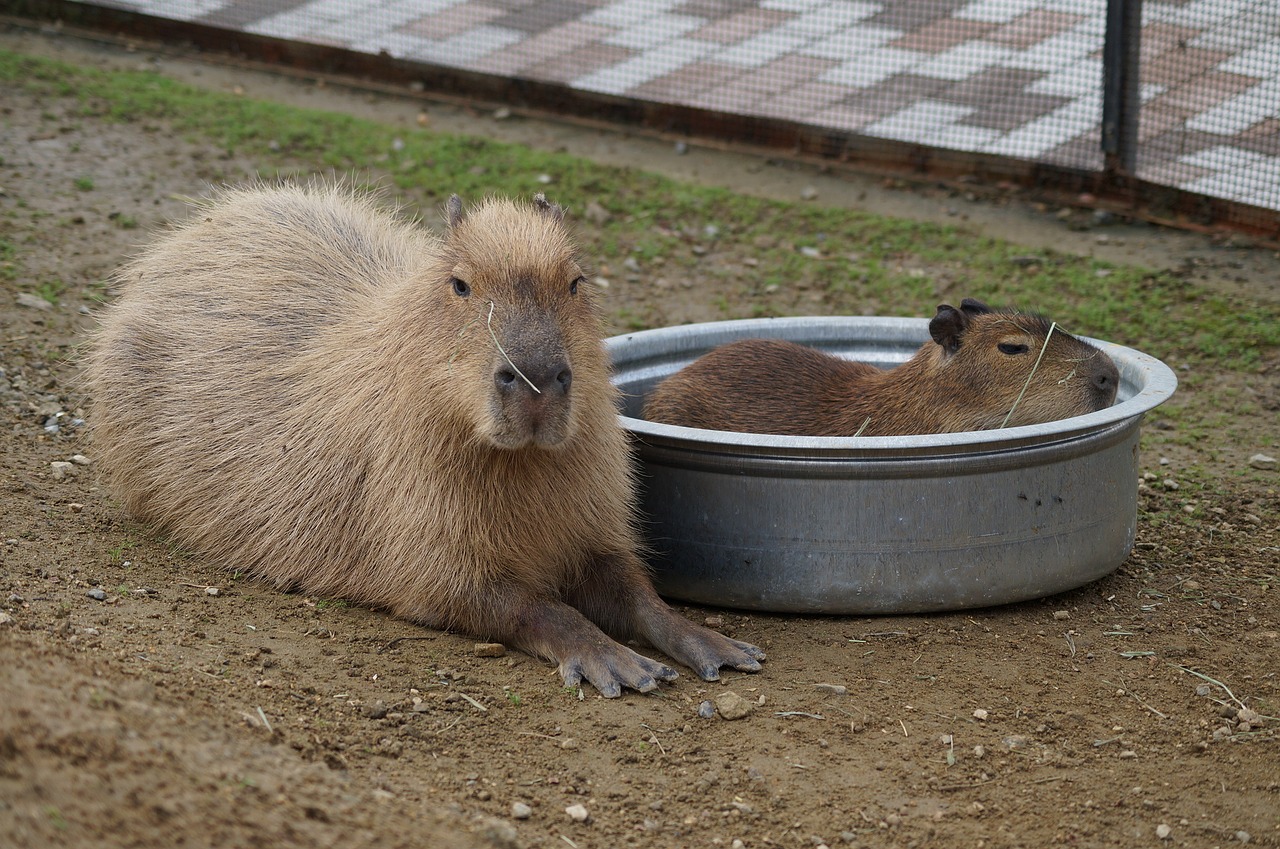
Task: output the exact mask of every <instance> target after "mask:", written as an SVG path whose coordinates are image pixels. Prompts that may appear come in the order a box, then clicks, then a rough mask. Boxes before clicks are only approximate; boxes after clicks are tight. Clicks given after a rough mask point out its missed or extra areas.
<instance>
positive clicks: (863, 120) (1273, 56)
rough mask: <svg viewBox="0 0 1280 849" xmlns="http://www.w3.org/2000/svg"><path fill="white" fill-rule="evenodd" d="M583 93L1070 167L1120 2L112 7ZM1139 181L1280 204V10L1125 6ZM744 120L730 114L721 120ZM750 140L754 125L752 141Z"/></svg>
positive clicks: (1078, 153) (1081, 147) (343, 0)
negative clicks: (1131, 17) (1129, 21)
mask: <svg viewBox="0 0 1280 849" xmlns="http://www.w3.org/2000/svg"><path fill="white" fill-rule="evenodd" d="M92 3H93V4H96V5H98V6H111V7H117V8H122V9H129V10H133V11H137V12H141V13H144V14H147V15H154V16H160V17H165V18H170V19H175V20H184V21H190V22H193V23H198V24H204V25H208V26H212V27H221V28H227V29H232V30H238V31H242V32H247V33H254V34H258V35H262V36H268V37H272V38H279V39H287V40H294V41H302V42H309V43H313V44H323V45H331V46H334V47H341V48H346V49H349V50H352V51H356V52H359V53H364V54H374V55H386V56H390V57H393V58H397V59H407V60H412V61H416V62H422V63H426V64H430V65H436V66H448V67H454V68H460V69H465V70H467V71H475V72H481V73H485V74H493V75H499V76H503V77H509V78H516V79H523V80H531V81H536V82H541V83H550V84H557V85H563V86H566V87H568V88H570V89H573V90H575V91H578V92H583V93H595V94H600V95H606V96H618V97H622V98H630V99H638V100H642V101H648V102H656V103H669V104H679V105H682V106H687V107H693V108H699V109H706V110H712V111H714V112H716V113H723V114H724V115H727V116H730V117H729V118H728V122H729V123H728V126H729V127H730V131H729V132H728V133H727V135H729V136H731V137H732V136H733V132H732V129H731V128H732V116H741V117H742V118H743V120H744V121H746V120H748V119H751V118H767V119H776V120H783V121H791V122H797V123H799V124H803V125H806V126H813V127H819V128H825V129H828V130H831V131H834V132H840V133H847V134H850V135H852V136H857V137H862V138H870V139H883V140H888V141H890V142H893V143H899V144H902V145H904V146H909V147H911V148H928V149H934V150H948V151H962V152H969V153H972V154H981V155H988V156H997V157H1009V158H1013V159H1016V160H1025V161H1033V162H1042V163H1047V164H1050V165H1054V166H1060V167H1064V168H1073V169H1082V170H1086V171H1099V170H1102V169H1104V168H1107V167H1112V165H1113V163H1110V162H1108V161H1107V159H1106V158H1105V156H1104V153H1103V145H1102V141H1103V137H1102V134H1103V129H1102V128H1103V106H1104V98H1105V96H1106V94H1105V91H1104V89H1105V86H1104V64H1105V63H1104V54H1105V51H1104V48H1105V46H1106V41H1107V38H1108V26H1109V22H1108V11H1109V10H1108V5H1109V4H1108V0H759V1H758V2H742V1H741V0H92ZM1110 5H1111V9H1110V11H1111V12H1112V22H1111V26H1112V38H1115V37H1116V35H1115V25H1114V21H1115V17H1114V16H1115V13H1116V11H1117V10H1118V9H1120V8H1124V9H1125V10H1127V11H1128V12H1129V13H1133V12H1135V11H1137V10H1140V21H1141V25H1140V27H1139V26H1137V25H1136V20H1135V25H1134V26H1133V27H1132V29H1133V31H1134V32H1132V33H1130V34H1129V36H1128V38H1130V39H1134V38H1136V41H1135V40H1130V41H1129V42H1128V46H1129V47H1132V48H1134V49H1133V50H1132V52H1131V53H1130V54H1129V55H1130V58H1132V59H1135V60H1136V61H1137V68H1136V69H1133V68H1130V69H1129V71H1130V72H1133V71H1134V70H1136V77H1135V79H1136V82H1135V83H1134V84H1133V85H1132V86H1131V87H1130V90H1129V91H1130V94H1131V95H1132V97H1131V99H1132V101H1133V102H1128V103H1126V104H1125V108H1126V109H1129V110H1133V109H1137V110H1138V112H1137V113H1136V121H1134V120H1132V118H1133V114H1134V113H1132V112H1130V113H1128V114H1129V117H1130V121H1129V125H1130V127H1131V128H1132V138H1130V139H1129V140H1128V141H1129V143H1130V144H1131V154H1132V156H1131V158H1132V161H1131V162H1126V163H1123V164H1125V165H1128V168H1127V169H1126V170H1127V171H1128V172H1129V173H1132V174H1133V175H1134V176H1137V177H1138V178H1140V179H1142V180H1147V181H1150V182H1152V183H1157V184H1160V185H1163V186H1170V187H1174V188H1179V189H1184V190H1187V191H1190V192H1195V193H1199V194H1203V195H1206V196H1209V197H1212V198H1221V199H1225V200H1229V201H1234V202H1237V203H1240V204H1247V205H1250V206H1254V207H1260V208H1263V209H1266V210H1280V0H1163V2H1153V0H1146V2H1145V3H1142V2H1139V0H1111V3H1110ZM721 126H725V122H724V121H722V122H721ZM744 132H745V131H744Z"/></svg>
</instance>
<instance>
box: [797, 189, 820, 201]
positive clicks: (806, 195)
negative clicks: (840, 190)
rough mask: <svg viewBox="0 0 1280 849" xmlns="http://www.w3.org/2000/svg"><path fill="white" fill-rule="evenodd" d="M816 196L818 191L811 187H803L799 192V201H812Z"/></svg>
mask: <svg viewBox="0 0 1280 849" xmlns="http://www.w3.org/2000/svg"><path fill="white" fill-rule="evenodd" d="M817 196H818V190H817V189H816V188H815V187H813V186H805V187H804V188H803V189H801V190H800V199H801V200H814V199H815V198H817Z"/></svg>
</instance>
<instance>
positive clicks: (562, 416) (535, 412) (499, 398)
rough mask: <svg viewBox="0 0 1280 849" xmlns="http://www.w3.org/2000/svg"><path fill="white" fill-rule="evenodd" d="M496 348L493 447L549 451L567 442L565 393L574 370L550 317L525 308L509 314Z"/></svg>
mask: <svg viewBox="0 0 1280 849" xmlns="http://www.w3.org/2000/svg"><path fill="white" fill-rule="evenodd" d="M495 347H497V351H496V356H495V357H494V360H493V365H492V368H493V383H492V386H493V393H494V394H493V406H492V410H493V419H494V421H493V428H492V430H490V435H491V437H492V438H493V441H494V444H495V445H496V446H499V447H503V448H519V447H521V446H523V445H525V444H528V443H533V444H536V445H539V446H541V447H544V448H551V447H554V446H557V445H560V444H562V443H563V442H565V441H566V440H567V439H569V438H570V437H571V436H572V435H573V433H574V430H575V428H576V424H575V422H576V419H575V417H574V410H573V400H574V399H573V397H572V395H571V393H570V391H569V390H570V387H571V386H572V384H573V366H572V364H571V362H570V359H569V357H570V354H569V351H568V350H567V348H566V346H565V344H564V340H563V339H562V337H561V335H560V333H559V331H558V330H557V329H556V328H555V323H554V317H553V316H550V315H546V314H539V313H530V312H529V311H528V310H524V311H521V312H517V313H514V314H513V318H512V320H510V321H506V322H503V336H502V339H501V345H500V347H499V346H495Z"/></svg>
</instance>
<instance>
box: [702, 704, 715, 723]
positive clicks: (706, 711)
mask: <svg viewBox="0 0 1280 849" xmlns="http://www.w3.org/2000/svg"><path fill="white" fill-rule="evenodd" d="M715 715H716V706H715V705H713V704H711V702H710V701H704V702H703V703H702V704H700V705H698V716H700V717H702V718H703V719H710V718H711V717H713V716H715Z"/></svg>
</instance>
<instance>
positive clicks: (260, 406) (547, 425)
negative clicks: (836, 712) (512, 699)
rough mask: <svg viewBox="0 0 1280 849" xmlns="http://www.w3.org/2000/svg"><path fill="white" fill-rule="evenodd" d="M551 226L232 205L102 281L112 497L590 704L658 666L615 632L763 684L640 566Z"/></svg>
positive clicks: (485, 215) (228, 199)
mask: <svg viewBox="0 0 1280 849" xmlns="http://www.w3.org/2000/svg"><path fill="white" fill-rule="evenodd" d="M562 217H563V212H562V210H561V209H560V208H559V207H558V206H555V205H552V204H549V203H548V202H547V201H546V200H545V199H544V198H542V197H541V196H538V197H536V198H535V199H534V202H533V203H532V204H528V203H524V204H517V203H514V202H510V201H506V200H490V201H487V202H485V203H483V204H481V205H479V206H478V207H477V208H475V209H473V210H471V211H470V212H469V213H464V210H463V207H462V203H461V201H459V200H458V199H457V197H456V196H455V197H454V198H451V199H450V201H449V203H448V206H447V219H448V220H447V229H446V234H445V236H444V238H443V240H441V239H437V238H435V237H434V236H432V235H430V234H429V233H428V232H427V231H425V230H423V229H421V228H419V227H416V226H414V225H412V224H411V223H408V222H405V221H402V220H399V219H398V218H397V217H395V216H393V215H391V214H388V213H385V212H382V211H380V210H379V209H378V208H377V206H376V204H375V203H374V202H373V201H372V200H371V199H369V198H368V197H366V196H363V195H357V194H355V193H353V192H351V191H349V190H346V189H343V188H340V187H333V186H312V187H307V188H301V187H279V188H268V187H251V188H245V189H239V190H229V191H226V192H225V193H223V194H222V195H220V196H219V197H218V198H216V199H215V200H214V201H213V202H211V203H209V204H208V205H207V206H204V207H203V208H201V210H200V212H199V214H198V215H197V216H195V217H194V218H193V220H191V221H190V222H188V223H186V224H184V225H181V226H179V227H177V228H176V229H175V230H174V231H173V232H170V233H168V234H166V235H164V236H163V237H161V238H160V239H159V240H158V241H157V242H156V243H155V244H154V245H152V246H151V247H149V248H147V249H146V250H145V251H144V252H143V253H142V254H141V256H139V257H138V258H137V259H136V260H134V261H133V262H131V263H130V264H128V265H127V266H125V267H124V268H123V269H122V270H121V271H120V272H119V274H118V277H117V283H118V286H119V299H118V301H117V302H116V303H115V304H114V305H113V306H112V307H110V308H109V309H108V310H107V311H106V313H105V315H104V316H103V320H102V325H101V328H100V330H99V331H98V333H97V335H96V338H95V339H94V340H93V344H92V347H91V351H90V353H89V354H88V358H87V363H86V376H87V378H88V383H89V388H90V390H91V393H92V397H93V402H92V408H91V409H92V413H91V415H90V423H91V426H92V428H93V431H94V438H95V444H96V447H97V451H98V455H99V457H100V461H101V464H102V466H103V467H104V468H105V470H106V472H107V475H108V480H109V483H110V485H111V488H112V491H113V492H114V493H115V495H116V497H117V498H118V499H119V500H120V501H121V503H122V504H123V505H124V507H125V508H126V509H127V510H128V511H129V512H130V513H132V514H134V515H136V516H138V517H141V518H143V519H147V520H151V521H153V522H155V523H156V524H157V525H159V526H160V527H162V528H163V529H164V530H166V531H167V532H168V533H169V534H171V536H172V537H173V538H174V539H175V540H176V541H178V542H180V543H181V544H183V545H185V546H187V547H189V548H190V549H193V550H195V551H197V552H201V553H203V554H204V555H206V556H208V557H210V558H212V559H213V560H215V561H216V562H218V563H220V564H222V565H224V566H226V567H227V568H229V569H235V570H238V571H241V572H246V573H249V574H251V575H254V576H257V577H259V578H261V579H264V580H266V581H269V582H271V583H273V584H275V585H277V586H279V587H282V588H291V589H297V590H300V591H303V592H306V593H311V594H315V595H321V596H331V597H341V598H346V599H350V600H353V601H356V602H360V603H364V604H368V605H374V606H378V607H383V608H386V609H388V610H390V611H392V612H393V613H395V614H397V615H399V616H402V617H405V618H407V619H411V620H413V621H415V622H419V623H422V624H424V625H429V626H432V627H435V628H442V629H449V630H457V631H461V632H465V633H469V634H473V635H476V636H479V637H483V638H488V639H494V640H500V641H502V642H505V643H508V644H510V645H513V646H516V647H518V648H521V649H523V650H525V651H528V652H530V653H532V654H536V655H539V656H542V657H545V658H548V659H550V660H552V661H555V662H557V663H558V664H559V668H560V672H561V674H562V675H563V676H564V680H565V683H566V684H568V685H570V686H576V685H577V684H578V683H579V682H580V681H581V680H583V679H586V680H587V681H589V682H590V683H591V684H593V685H595V687H596V688H597V689H598V690H599V691H600V692H601V693H602V694H604V695H605V696H617V695H619V693H620V692H621V688H622V687H631V688H634V689H636V690H640V691H647V690H652V689H654V688H655V687H656V686H657V682H658V681H665V680H670V679H672V678H674V677H675V674H676V673H675V672H674V671H673V670H672V669H671V668H669V667H667V666H665V665H664V664H662V663H658V662H655V661H653V660H650V659H649V658H646V657H644V656H642V655H640V654H637V653H636V652H634V651H632V650H631V649H629V648H627V647H625V646H624V645H622V644H621V643H620V642H615V640H617V641H623V640H629V639H639V640H643V641H646V642H647V643H649V644H650V645H652V646H654V647H656V648H658V649H659V650H661V651H663V652H665V653H666V654H668V655H669V656H671V657H673V658H675V659H676V660H678V661H680V662H681V663H684V664H687V665H688V666H690V667H691V668H693V669H694V671H696V672H697V673H698V674H699V675H700V676H702V677H703V678H705V679H707V680H714V679H716V678H717V677H718V675H719V669H720V667H722V666H731V667H733V668H735V669H740V670H746V671H755V670H758V669H759V668H760V665H759V661H760V660H763V659H764V654H763V652H761V651H760V650H759V649H757V648H756V647H754V646H751V645H748V644H746V643H741V642H737V641H735V640H730V639H728V638H726V637H724V636H723V635H721V634H717V633H715V632H713V631H710V630H707V629H705V628H702V627H699V626H696V625H694V624H692V623H691V622H689V621H687V620H685V619H684V618H682V617H681V616H679V615H677V614H676V613H675V612H674V611H672V610H671V609H670V608H668V607H667V606H666V605H665V604H664V603H663V602H662V600H661V599H659V598H658V596H657V594H656V593H655V592H654V590H653V587H652V584H651V583H650V580H649V577H648V575H647V572H646V570H645V567H644V564H643V562H642V561H641V560H640V558H639V556H638V555H637V550H638V539H637V535H636V533H635V531H634V529H633V526H632V506H633V504H632V502H633V493H632V480H631V473H630V466H629V457H628V453H627V444H626V442H625V439H624V434H623V431H622V430H621V428H620V425H619V423H618V420H617V408H616V406H615V397H614V390H613V389H612V387H611V384H610V381H609V369H608V361H607V358H606V354H605V352H604V348H603V345H602V343H601V341H600V329H601V322H600V316H599V313H598V309H597V306H596V304H595V297H594V293H593V292H592V286H591V285H590V284H589V282H588V280H587V278H586V276H585V274H584V272H583V269H582V266H581V264H580V261H579V258H578V255H577V252H576V249H575V248H574V246H573V244H572V243H571V240H570V237H569V236H568V234H567V232H566V229H565V227H564V224H563V221H562ZM593 623H594V624H593ZM601 629H603V631H604V632H607V633H608V634H609V635H610V636H611V637H613V639H610V638H609V637H606V636H605V633H602V631H601Z"/></svg>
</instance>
